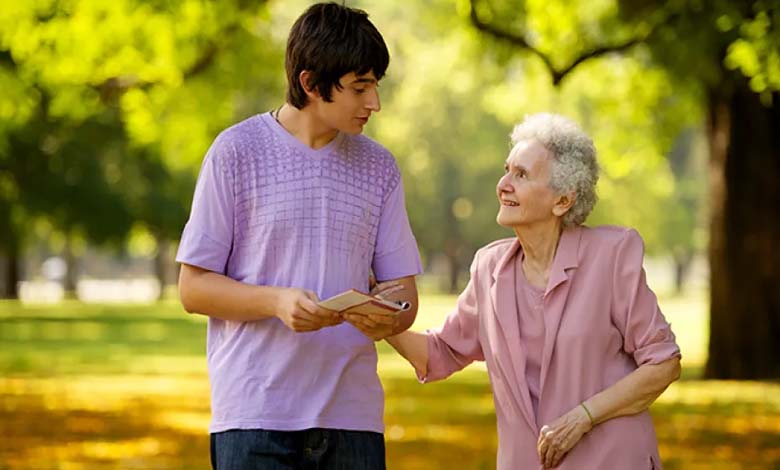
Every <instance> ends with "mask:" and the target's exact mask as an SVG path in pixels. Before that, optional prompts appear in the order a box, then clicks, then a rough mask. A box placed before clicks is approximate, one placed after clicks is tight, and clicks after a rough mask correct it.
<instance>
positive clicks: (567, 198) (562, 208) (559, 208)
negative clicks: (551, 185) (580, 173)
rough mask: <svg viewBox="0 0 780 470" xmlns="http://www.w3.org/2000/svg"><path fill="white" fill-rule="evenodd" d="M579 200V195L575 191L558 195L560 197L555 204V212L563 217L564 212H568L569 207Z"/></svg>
mask: <svg viewBox="0 0 780 470" xmlns="http://www.w3.org/2000/svg"><path fill="white" fill-rule="evenodd" d="M576 200H577V196H576V194H575V193H574V191H569V192H568V193H564V194H561V195H560V196H558V199H556V200H555V205H554V206H553V214H555V215H556V216H558V217H563V214H565V213H567V212H568V211H569V209H571V206H573V205H574V202H575V201H576Z"/></svg>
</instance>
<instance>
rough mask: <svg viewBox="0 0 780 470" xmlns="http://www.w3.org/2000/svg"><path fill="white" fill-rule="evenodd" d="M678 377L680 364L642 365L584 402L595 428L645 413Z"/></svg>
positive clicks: (673, 362) (673, 361)
mask: <svg viewBox="0 0 780 470" xmlns="http://www.w3.org/2000/svg"><path fill="white" fill-rule="evenodd" d="M679 377H680V360H679V359H678V358H672V359H669V360H667V361H664V362H662V363H660V364H645V365H643V366H641V367H639V368H638V369H637V370H635V371H634V372H632V373H630V374H628V375H627V376H625V377H623V378H622V379H620V380H619V381H618V382H616V383H615V384H614V385H612V386H610V387H608V388H607V389H605V390H604V391H602V392H600V393H597V394H596V395H594V396H592V397H591V398H589V399H588V400H586V401H585V406H586V407H587V408H588V411H590V413H591V415H592V416H593V421H594V423H595V424H598V423H602V422H604V421H607V420H610V419H612V418H617V417H619V416H627V415H632V414H636V413H639V412H641V411H644V410H646V409H647V408H648V407H649V406H650V405H651V404H653V402H654V401H655V400H656V399H657V398H658V397H659V396H660V395H661V393H663V392H664V390H666V388H667V387H668V386H669V384H671V383H672V382H674V381H675V380H677V379H678V378H679Z"/></svg>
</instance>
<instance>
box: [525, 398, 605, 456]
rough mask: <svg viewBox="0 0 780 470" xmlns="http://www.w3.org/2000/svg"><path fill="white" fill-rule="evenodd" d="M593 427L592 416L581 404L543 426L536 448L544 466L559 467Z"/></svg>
mask: <svg viewBox="0 0 780 470" xmlns="http://www.w3.org/2000/svg"><path fill="white" fill-rule="evenodd" d="M591 428H593V426H592V425H591V422H590V417H588V414H587V413H586V412H585V410H584V409H583V408H582V406H579V405H578V406H577V407H576V408H574V409H572V410H571V411H569V412H568V413H566V414H565V415H563V416H561V417H560V418H558V419H556V420H555V421H553V422H552V423H550V424H546V425H544V426H542V429H541V430H540V431H539V439H538V441H537V442H536V450H537V451H538V452H539V461H540V462H541V463H542V465H543V466H544V468H554V467H557V466H558V464H559V463H561V460H563V457H564V456H565V455H566V454H567V453H568V452H569V451H570V450H571V449H573V448H574V446H575V445H577V443H578V442H580V439H582V436H584V435H585V433H587V432H588V431H590V430H591Z"/></svg>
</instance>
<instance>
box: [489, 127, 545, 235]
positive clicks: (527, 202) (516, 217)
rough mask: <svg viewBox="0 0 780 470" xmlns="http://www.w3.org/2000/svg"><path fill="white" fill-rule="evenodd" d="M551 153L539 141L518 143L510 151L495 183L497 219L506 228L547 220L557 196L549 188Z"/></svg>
mask: <svg viewBox="0 0 780 470" xmlns="http://www.w3.org/2000/svg"><path fill="white" fill-rule="evenodd" d="M550 158H551V156H550V152H549V150H547V149H546V148H545V147H544V146H543V145H542V144H540V143H539V142H537V141H526V142H518V143H517V145H515V147H514V148H513V149H512V151H511V152H510V153H509V157H508V158H507V159H506V163H505V165H504V169H505V173H504V176H502V177H501V179H499V180H498V184H497V185H496V195H497V196H498V201H499V203H500V206H499V209H498V216H497V217H496V221H497V222H498V223H499V224H500V225H503V226H504V227H518V226H523V225H531V224H534V223H539V222H548V221H550V220H552V219H554V218H555V217H556V216H555V214H553V207H554V206H555V203H556V201H557V199H558V196H557V195H556V194H555V192H554V191H553V190H552V189H550V186H549V183H550Z"/></svg>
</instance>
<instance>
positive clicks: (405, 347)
mask: <svg viewBox="0 0 780 470" xmlns="http://www.w3.org/2000/svg"><path fill="white" fill-rule="evenodd" d="M385 340H386V341H387V342H388V343H390V345H391V346H392V347H393V348H395V350H396V351H398V354H400V355H401V356H403V357H404V358H405V359H406V360H407V361H409V363H410V364H411V365H412V366H413V367H414V369H415V370H416V371H417V374H418V375H419V376H420V377H425V376H426V375H427V374H428V335H426V334H425V333H418V332H416V331H404V332H403V333H401V334H398V335H395V336H389V337H387V338H385Z"/></svg>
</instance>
